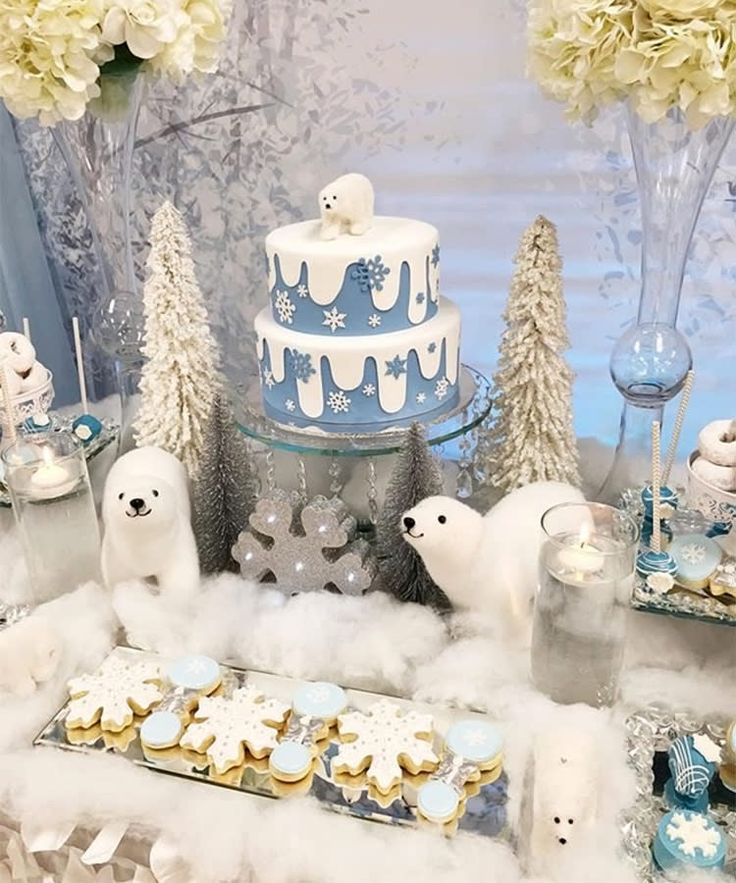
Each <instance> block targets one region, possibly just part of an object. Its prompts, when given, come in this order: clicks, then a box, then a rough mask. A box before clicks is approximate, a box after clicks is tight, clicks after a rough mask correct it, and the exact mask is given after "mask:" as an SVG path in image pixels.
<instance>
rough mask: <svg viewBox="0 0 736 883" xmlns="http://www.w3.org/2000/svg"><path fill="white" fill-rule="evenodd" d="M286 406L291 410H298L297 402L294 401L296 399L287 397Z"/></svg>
mask: <svg viewBox="0 0 736 883" xmlns="http://www.w3.org/2000/svg"><path fill="white" fill-rule="evenodd" d="M284 407H285V408H286V410H287V411H289V412H292V411H296V402H295V401H294V399H287V400H286V401H285V402H284Z"/></svg>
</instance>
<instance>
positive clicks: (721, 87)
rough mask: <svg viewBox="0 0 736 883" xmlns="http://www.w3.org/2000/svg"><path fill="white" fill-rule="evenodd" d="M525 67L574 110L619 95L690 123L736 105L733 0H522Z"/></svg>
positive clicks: (649, 118)
mask: <svg viewBox="0 0 736 883" xmlns="http://www.w3.org/2000/svg"><path fill="white" fill-rule="evenodd" d="M529 69H530V72H531V74H532V75H533V76H534V77H535V78H536V79H537V80H538V82H539V83H540V85H541V86H542V89H543V90H544V91H545V92H546V93H547V94H548V95H550V96H551V97H552V98H555V99H557V100H558V101H563V102H565V103H566V104H567V107H568V113H569V115H570V116H571V117H573V118H575V119H581V118H582V119H584V120H586V121H588V122H589V121H591V120H593V119H594V118H595V116H596V114H597V113H598V111H599V109H600V107H601V106H602V105H604V104H606V103H608V102H611V101H619V100H625V99H629V100H631V102H632V104H633V106H634V108H635V109H636V111H637V112H638V113H639V115H640V116H641V117H642V118H643V119H644V120H645V121H646V122H650V123H654V122H658V121H659V120H661V119H662V118H663V117H664V116H665V115H666V114H667V113H668V111H669V110H670V109H672V108H679V110H681V111H682V113H683V114H684V115H685V118H686V119H687V121H688V124H689V125H690V127H691V128H692V129H699V128H702V127H703V126H704V125H705V124H706V123H707V122H708V121H709V120H711V119H713V118H714V117H719V116H727V115H732V114H734V113H736V0H530V8H529Z"/></svg>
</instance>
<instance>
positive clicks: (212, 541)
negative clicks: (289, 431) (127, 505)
mask: <svg viewBox="0 0 736 883" xmlns="http://www.w3.org/2000/svg"><path fill="white" fill-rule="evenodd" d="M257 495H258V476H257V473H256V470H255V466H254V464H253V462H252V459H251V454H250V451H249V450H248V445H247V443H246V441H245V439H244V438H243V436H242V434H241V433H240V432H239V431H238V429H237V427H236V425H235V420H234V418H233V415H232V412H231V410H230V406H229V404H228V402H227V401H226V399H225V398H223V395H222V393H220V394H218V395H216V396H215V400H214V402H213V405H212V409H211V411H210V416H209V419H208V421H207V424H206V427H205V432H204V446H203V453H202V459H201V462H200V467H199V470H198V472H197V474H196V477H195V480H194V483H193V486H192V509H193V516H192V526H193V528H194V535H195V537H196V539H197V549H198V550H199V563H200V567H201V569H202V572H203V573H219V572H220V571H223V570H237V565H236V563H235V560H234V559H233V557H232V547H233V545H234V543H235V541H236V540H237V538H238V535H239V534H240V532H241V531H242V530H243V529H244V528H245V527H247V526H248V518H249V516H250V514H251V512H253V510H254V509H255V505H256V498H257Z"/></svg>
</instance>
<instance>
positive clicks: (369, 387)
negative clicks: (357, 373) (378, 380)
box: [363, 383, 376, 396]
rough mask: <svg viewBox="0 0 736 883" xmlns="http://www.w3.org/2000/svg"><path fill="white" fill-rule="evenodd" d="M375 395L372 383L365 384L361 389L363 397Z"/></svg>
mask: <svg viewBox="0 0 736 883" xmlns="http://www.w3.org/2000/svg"><path fill="white" fill-rule="evenodd" d="M375 394H376V387H375V386H374V384H372V383H366V385H365V386H364V387H363V395H364V396H374V395H375Z"/></svg>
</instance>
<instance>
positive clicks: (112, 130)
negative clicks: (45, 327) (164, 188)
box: [53, 63, 143, 301]
mask: <svg viewBox="0 0 736 883" xmlns="http://www.w3.org/2000/svg"><path fill="white" fill-rule="evenodd" d="M113 65H114V63H113V64H110V65H106V66H105V69H106V70H107V72H103V73H102V74H101V76H100V88H101V93H102V94H101V95H100V97H99V98H97V99H94V100H93V101H92V102H90V104H89V106H88V108H87V112H86V113H85V114H84V116H83V117H82V118H81V119H79V120H76V121H64V122H61V123H59V124H58V125H56V126H55V127H54V129H53V134H54V140H55V141H56V144H57V145H58V147H59V149H60V151H61V153H62V155H63V157H64V160H65V162H66V164H67V166H68V168H69V173H70V175H71V178H72V180H73V181H74V184H75V185H76V188H77V192H78V194H79V197H80V200H81V201H82V204H83V206H84V209H85V211H86V214H87V220H88V223H89V226H90V230H91V233H92V240H93V247H94V250H95V253H96V258H97V262H98V266H99V269H100V275H101V281H102V285H103V290H102V292H100V295H99V298H98V300H100V301H103V300H104V301H109V300H112V299H113V298H114V296H115V292H118V291H130V292H135V290H136V278H135V264H134V262H133V248H132V244H131V228H130V213H131V188H130V177H131V168H132V161H133V150H134V148H135V137H136V128H137V125H138V115H139V112H140V104H141V97H142V93H143V77H142V76H141V75H140V73H139V70H138V67H137V66H136V67H132V68H131V67H130V66H125V65H120V69H118V68H116V67H114V66H113Z"/></svg>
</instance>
